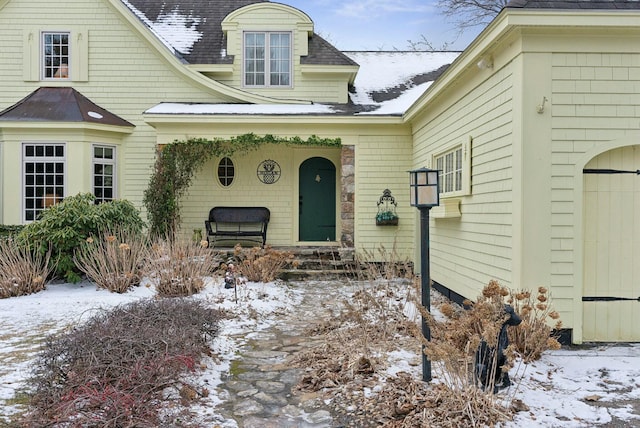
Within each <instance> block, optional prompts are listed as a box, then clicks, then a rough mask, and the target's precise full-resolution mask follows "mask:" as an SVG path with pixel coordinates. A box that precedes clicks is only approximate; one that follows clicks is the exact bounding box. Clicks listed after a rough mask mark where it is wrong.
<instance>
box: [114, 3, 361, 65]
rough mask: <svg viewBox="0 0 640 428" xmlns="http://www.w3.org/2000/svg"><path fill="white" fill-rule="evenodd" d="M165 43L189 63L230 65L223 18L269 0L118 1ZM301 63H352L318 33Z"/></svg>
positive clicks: (230, 59) (310, 41)
mask: <svg viewBox="0 0 640 428" xmlns="http://www.w3.org/2000/svg"><path fill="white" fill-rule="evenodd" d="M121 1H122V3H124V4H125V5H126V6H127V8H129V10H131V12H132V13H133V14H134V15H135V16H136V17H138V19H139V20H140V21H141V22H142V23H143V24H144V25H145V26H147V27H148V28H149V30H151V32H152V33H153V34H154V35H155V36H156V37H157V38H158V39H159V40H160V41H162V43H164V45H165V46H166V47H167V48H168V49H169V50H170V51H171V52H172V53H173V54H174V55H176V56H177V57H179V58H180V59H181V60H182V61H184V62H186V63H189V64H231V63H232V62H233V55H227V51H226V44H227V43H226V39H225V35H224V33H223V31H222V21H223V20H224V18H225V17H226V16H227V15H228V14H230V13H231V12H233V11H234V10H237V9H240V8H242V7H244V6H248V5H251V4H255V3H269V2H268V0H121ZM301 62H302V63H304V64H331V65H354V64H353V63H352V62H351V60H350V59H349V58H347V57H346V56H344V55H343V54H342V53H341V52H340V51H339V50H338V49H336V48H335V47H334V46H333V45H331V44H330V43H328V42H327V41H326V40H324V39H323V38H322V37H320V36H318V35H317V34H313V35H312V37H311V39H310V40H309V55H307V56H306V57H303V58H302V59H301Z"/></svg>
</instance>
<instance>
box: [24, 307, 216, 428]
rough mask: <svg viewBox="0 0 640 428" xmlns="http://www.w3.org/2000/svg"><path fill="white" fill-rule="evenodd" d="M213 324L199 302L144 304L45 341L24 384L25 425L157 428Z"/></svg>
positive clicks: (205, 344)
mask: <svg viewBox="0 0 640 428" xmlns="http://www.w3.org/2000/svg"><path fill="white" fill-rule="evenodd" d="M219 319H220V313H219V312H218V311H216V310H214V309H211V308H207V307H206V306H204V304H203V303H201V302H197V301H193V300H186V299H162V300H146V301H139V302H135V303H131V304H128V305H124V306H119V307H116V308H115V309H114V310H112V311H109V312H106V311H105V312H101V313H99V314H97V315H96V316H94V317H93V318H91V319H90V320H89V321H88V322H87V323H86V324H85V325H83V326H81V327H79V328H77V329H75V330H73V331H72V332H70V333H67V334H65V335H63V336H62V337H58V338H50V339H49V340H48V341H47V343H46V345H45V348H44V350H43V351H42V353H41V354H40V355H39V358H38V360H37V363H36V366H35V369H34V376H33V377H32V378H31V380H30V382H31V386H32V387H33V389H34V391H35V393H34V395H33V397H32V399H31V403H30V404H31V411H30V412H29V414H28V415H27V416H26V420H25V424H26V425H27V426H51V425H55V426H64V427H89V426H91V427H114V428H115V427H156V426H162V425H163V421H162V418H161V416H160V414H161V412H160V410H161V409H162V408H163V403H164V402H165V401H166V400H169V399H171V397H176V396H177V395H178V392H179V391H180V390H181V389H182V388H183V387H184V386H185V385H186V384H185V382H184V380H183V378H184V375H185V373H187V372H189V371H194V370H195V369H196V367H198V363H199V361H200V359H201V356H202V355H203V354H205V353H208V352H209V349H208V341H209V340H210V338H212V337H213V336H215V335H216V334H217V332H218V321H219ZM189 388H191V389H193V390H195V391H197V389H196V388H195V387H193V386H189ZM202 395H204V392H203V393H202Z"/></svg>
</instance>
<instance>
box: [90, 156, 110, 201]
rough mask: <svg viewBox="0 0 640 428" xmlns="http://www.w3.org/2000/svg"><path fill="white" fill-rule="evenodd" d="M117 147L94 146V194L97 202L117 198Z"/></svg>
mask: <svg viewBox="0 0 640 428" xmlns="http://www.w3.org/2000/svg"><path fill="white" fill-rule="evenodd" d="M115 172H116V149H115V147H111V146H98V145H95V146H93V194H94V195H95V197H96V204H99V203H101V202H107V201H112V200H113V199H114V198H115Z"/></svg>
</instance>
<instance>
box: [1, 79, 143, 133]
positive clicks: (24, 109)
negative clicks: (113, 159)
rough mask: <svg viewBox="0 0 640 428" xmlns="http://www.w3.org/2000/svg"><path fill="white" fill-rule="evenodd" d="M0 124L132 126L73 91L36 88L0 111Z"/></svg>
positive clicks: (70, 89) (68, 89) (71, 89)
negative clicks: (77, 123) (1, 122)
mask: <svg viewBox="0 0 640 428" xmlns="http://www.w3.org/2000/svg"><path fill="white" fill-rule="evenodd" d="M0 121H33V122H88V123H97V124H101V125H113V126H126V127H133V126H135V125H133V124H132V123H131V122H128V121H126V120H124V119H122V118H121V117H120V116H117V115H115V114H113V113H111V112H110V111H108V110H105V109H103V108H102V107H100V106H98V105H96V104H95V103H94V102H93V101H91V100H90V99H88V98H87V97H85V96H84V95H82V94H81V93H80V92H78V91H76V90H75V89H73V88H49V87H44V88H38V89H36V90H35V91H33V92H32V93H30V94H29V95H27V96H26V97H24V98H23V99H22V100H20V101H18V102H17V103H16V104H14V105H12V106H11V107H9V108H7V109H5V110H3V111H2V112H0Z"/></svg>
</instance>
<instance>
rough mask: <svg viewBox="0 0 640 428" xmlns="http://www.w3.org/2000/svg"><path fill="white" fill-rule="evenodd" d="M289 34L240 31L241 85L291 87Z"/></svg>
mask: <svg viewBox="0 0 640 428" xmlns="http://www.w3.org/2000/svg"><path fill="white" fill-rule="evenodd" d="M291 62H292V61H291V33H282V32H246V33H244V85H245V86H263V87H264V86H266V87H290V86H291Z"/></svg>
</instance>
